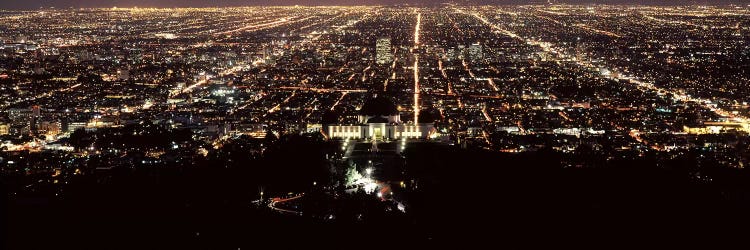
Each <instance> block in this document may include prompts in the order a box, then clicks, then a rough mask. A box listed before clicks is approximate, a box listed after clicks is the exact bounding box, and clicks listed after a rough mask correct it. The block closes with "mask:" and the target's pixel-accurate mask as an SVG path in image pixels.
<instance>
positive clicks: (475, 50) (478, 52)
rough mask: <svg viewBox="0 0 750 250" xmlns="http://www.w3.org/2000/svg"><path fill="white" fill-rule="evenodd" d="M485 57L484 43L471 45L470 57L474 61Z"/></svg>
mask: <svg viewBox="0 0 750 250" xmlns="http://www.w3.org/2000/svg"><path fill="white" fill-rule="evenodd" d="M483 58H484V54H483V53H482V44H480V43H474V44H472V45H469V59H470V60H472V61H479V60H482V59H483Z"/></svg>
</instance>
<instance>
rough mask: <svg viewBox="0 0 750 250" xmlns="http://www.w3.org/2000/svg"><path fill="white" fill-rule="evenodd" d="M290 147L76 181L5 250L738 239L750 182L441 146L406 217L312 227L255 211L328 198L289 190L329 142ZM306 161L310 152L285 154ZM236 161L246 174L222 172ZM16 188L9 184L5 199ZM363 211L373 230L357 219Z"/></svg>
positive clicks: (41, 203)
mask: <svg viewBox="0 0 750 250" xmlns="http://www.w3.org/2000/svg"><path fill="white" fill-rule="evenodd" d="M282 140H285V142H284V144H280V146H279V147H280V148H278V149H277V150H278V154H276V153H271V154H268V156H265V157H263V158H260V159H247V158H246V159H242V158H243V157H242V156H237V155H238V154H237V153H240V152H241V151H242V150H243V149H239V148H237V149H236V150H237V151H235V152H226V153H227V156H228V155H233V156H228V157H226V158H221V159H219V158H217V159H214V160H209V161H205V162H196V163H195V166H192V167H189V168H175V167H173V166H165V167H159V168H141V169H124V168H123V169H119V168H114V169H112V170H111V171H108V172H102V173H99V174H96V175H94V176H86V177H85V178H81V179H77V180H75V183H73V184H72V185H70V188H69V191H68V192H67V193H68V194H67V196H66V197H65V198H62V199H60V198H57V197H54V196H44V195H38V194H37V195H36V196H28V197H24V196H20V197H14V198H13V200H12V202H10V204H9V206H7V208H8V213H7V215H8V216H7V217H6V219H7V220H3V221H5V223H4V225H3V226H4V228H6V229H9V231H7V232H8V234H7V235H8V236H7V238H6V239H7V240H8V241H7V243H8V244H7V247H8V248H6V249H50V248H57V249H74V248H76V249H238V248H240V249H255V248H256V247H257V246H272V247H273V246H275V247H278V248H281V249H285V248H288V247H289V248H291V247H292V246H297V245H300V246H305V247H328V248H332V249H347V248H348V247H346V246H348V245H350V244H355V245H356V244H364V245H365V247H368V246H369V247H372V246H378V247H377V248H380V246H383V247H387V248H395V249H400V248H406V247H407V246H419V248H422V247H428V246H441V244H444V243H449V242H452V243H457V242H464V243H465V244H493V245H496V246H498V247H502V246H519V245H521V246H534V245H537V244H548V243H549V242H542V241H539V240H538V239H541V238H544V239H556V240H555V242H558V241H559V240H563V241H564V242H565V241H567V242H580V241H588V239H591V240H603V239H613V240H614V239H618V238H622V237H626V236H628V235H639V236H638V237H635V238H634V239H633V240H642V239H643V240H645V239H646V238H647V237H649V236H654V237H657V238H658V239H664V238H663V237H664V236H669V235H673V236H677V237H689V236H696V237H697V236H700V237H706V236H708V235H712V233H717V232H730V231H732V230H731V229H730V228H735V227H734V226H742V225H743V223H744V222H745V221H746V219H747V218H746V211H747V208H748V204H749V203H748V193H747V191H748V190H749V189H748V183H750V179H749V178H748V177H749V176H750V175H748V172H747V171H746V170H737V169H724V168H711V167H703V168H702V169H703V171H702V172H701V173H700V175H701V176H704V177H702V178H710V179H711V181H706V180H703V179H700V178H697V177H696V176H695V174H694V173H693V172H692V171H693V170H694V169H695V168H696V166H695V164H694V163H695V161H693V160H691V159H690V157H691V156H686V157H683V158H681V159H675V160H669V161H663V160H660V159H658V156H652V157H645V158H646V159H645V160H621V161H611V162H609V163H607V164H606V166H602V167H599V168H596V169H588V168H566V169H563V168H561V167H560V162H561V159H560V156H559V155H558V154H556V153H554V152H543V151H542V152H532V153H523V154H518V155H511V154H504V153H490V152H485V151H480V150H464V149H460V148H457V147H452V146H446V145H439V144H434V143H423V144H418V145H415V146H413V147H412V148H411V149H410V150H408V151H406V152H405V153H404V154H405V158H404V161H405V162H404V170H405V172H406V173H407V178H408V179H413V180H414V181H415V182H418V183H419V184H418V185H419V188H418V189H415V190H410V191H407V192H405V193H404V194H403V196H405V198H404V200H406V201H408V203H407V204H408V209H407V211H406V213H405V214H398V215H393V214H390V215H389V214H380V213H377V212H373V211H374V209H375V207H377V206H380V205H378V204H379V202H378V201H370V200H371V199H369V200H368V199H367V198H366V197H371V196H362V197H359V198H357V197H356V196H355V197H353V198H350V199H351V200H349V201H346V202H342V201H339V202H338V203H336V204H337V206H339V209H341V210H342V211H347V212H348V213H350V214H349V215H348V216H349V217H347V215H345V214H344V213H338V214H337V215H338V218H339V219H337V220H325V219H323V218H319V217H316V216H315V212H314V211H312V210H313V207H315V206H314V205H310V206H309V207H311V208H310V210H311V211H310V215H303V216H291V215H288V214H282V213H277V212H274V211H271V210H268V209H266V208H265V207H259V206H255V205H254V204H252V203H251V202H250V201H251V200H253V199H255V198H257V186H258V185H259V183H260V182H264V184H263V185H265V186H267V187H269V191H268V193H271V192H272V191H270V189H273V188H270V187H274V188H278V189H282V187H283V188H298V189H297V190H300V191H305V192H306V193H307V196H308V197H313V199H315V198H314V197H316V194H317V193H322V192H323V191H321V190H319V189H318V190H316V188H315V187H309V186H308V187H307V189H306V190H302V189H301V187H295V186H294V185H293V183H298V181H302V180H303V179H306V178H309V179H314V177H313V176H314V175H315V172H314V171H313V170H305V169H315V168H317V167H320V166H322V165H321V164H322V163H321V164H315V163H311V162H310V161H311V160H314V159H315V158H316V157H317V156H316V152H321V151H322V150H321V149H323V148H324V147H322V146H321V145H319V144H317V143H321V142H322V141H320V142H315V141H316V140H313V141H308V140H305V139H303V138H286V139H283V138H282ZM316 149H317V150H316ZM297 150H303V151H302V152H304V151H305V150H306V151H307V152H311V153H310V154H309V155H300V156H299V157H286V156H285V154H284V153H289V152H292V151H297ZM297 152H300V151H297ZM232 153H234V154H232ZM282 159H283V160H282ZM233 160H236V161H238V162H237V163H238V164H236V165H231V166H227V167H217V166H219V165H217V164H224V163H226V162H229V161H233ZM276 168H279V169H281V170H278V169H276ZM298 171H311V172H307V173H305V175H300V176H296V175H294V174H290V175H289V176H288V178H289V179H293V180H294V181H293V182H292V181H289V182H286V181H285V180H289V179H283V178H281V179H278V180H279V181H261V179H260V178H259V177H264V176H267V175H276V174H280V173H283V172H287V173H293V172H298ZM12 181H13V179H12V178H6V179H4V183H5V184H6V185H4V187H6V189H4V191H5V192H7V185H8V183H9V182H12ZM4 197H7V195H5V196H4ZM317 200H318V201H320V200H323V199H317ZM6 202H7V199H6ZM5 207H6V206H3V208H5ZM368 209H369V210H373V211H370V212H368ZM305 212H307V211H305ZM357 213H360V214H365V218H364V219H355V218H356V217H357V216H356V215H355V214H357ZM741 228H742V227H740V229H739V230H738V231H735V233H738V232H740V231H742V229H741ZM628 237H629V236H628ZM643 237H646V238H643ZM40 239H44V240H40ZM464 243H462V244H464ZM610 243H612V242H610Z"/></svg>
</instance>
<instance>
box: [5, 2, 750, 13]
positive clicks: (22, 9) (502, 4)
mask: <svg viewBox="0 0 750 250" xmlns="http://www.w3.org/2000/svg"><path fill="white" fill-rule="evenodd" d="M441 5H457V6H644V7H645V6H684V7H701V6H708V7H750V3H748V4H736V3H716V4H697V3H684V2H683V3H654V4H643V3H632V4H625V3H620V4H606V3H589V4H573V3H556V4H552V5H549V4H540V3H536V4H519V3H496V4H465V3H460V4H453V3H451V4H448V3H440V4H408V3H402V4H356V5H314V4H277V5H266V4H248V5H227V6H199V7H191V6H171V7H168V6H160V7H152V6H98V7H94V6H92V7H76V6H69V7H58V6H49V7H44V6H40V7H36V8H0V11H35V10H52V9H57V10H76V9H78V10H87V9H88V10H106V9H109V10H112V9H221V8H251V7H390V6H421V7H435V6H441Z"/></svg>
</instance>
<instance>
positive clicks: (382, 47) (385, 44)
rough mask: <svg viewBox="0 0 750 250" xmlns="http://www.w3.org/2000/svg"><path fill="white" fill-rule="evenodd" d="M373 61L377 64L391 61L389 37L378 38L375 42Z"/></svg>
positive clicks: (391, 53)
mask: <svg viewBox="0 0 750 250" xmlns="http://www.w3.org/2000/svg"><path fill="white" fill-rule="evenodd" d="M375 61H376V62H377V63H378V64H388V63H391V62H392V61H393V52H391V39H390V38H378V41H377V42H376V43H375Z"/></svg>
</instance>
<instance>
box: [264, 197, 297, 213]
mask: <svg viewBox="0 0 750 250" xmlns="http://www.w3.org/2000/svg"><path fill="white" fill-rule="evenodd" d="M302 196H304V194H300V195H297V196H294V197H291V198H286V199H281V200H278V201H271V203H268V208H270V209H273V210H275V211H278V212H282V213H286V214H295V215H301V214H302V212H300V211H294V210H289V209H283V208H278V207H276V205H278V204H282V203H285V202H289V201H294V200H296V199H299V198H302Z"/></svg>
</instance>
